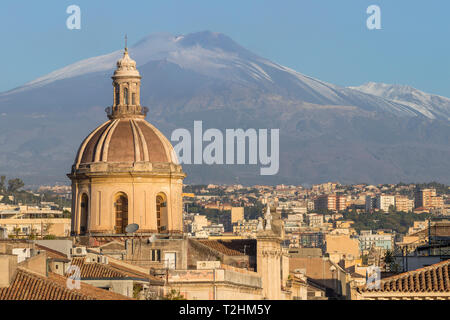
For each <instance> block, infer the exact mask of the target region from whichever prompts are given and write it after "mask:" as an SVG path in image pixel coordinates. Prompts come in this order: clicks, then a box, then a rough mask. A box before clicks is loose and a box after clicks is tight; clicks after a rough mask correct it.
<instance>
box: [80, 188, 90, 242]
mask: <svg viewBox="0 0 450 320" xmlns="http://www.w3.org/2000/svg"><path fill="white" fill-rule="evenodd" d="M88 216H89V198H88V196H87V194H86V193H83V194H82V195H81V202H80V234H85V233H86V232H87V231H88V230H87V229H88Z"/></svg>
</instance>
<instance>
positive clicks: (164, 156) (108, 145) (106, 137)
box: [73, 48, 179, 170]
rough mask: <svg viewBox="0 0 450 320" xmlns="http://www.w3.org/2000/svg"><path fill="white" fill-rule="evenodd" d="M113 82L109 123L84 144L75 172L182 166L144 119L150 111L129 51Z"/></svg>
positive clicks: (125, 54) (119, 62) (108, 113)
mask: <svg viewBox="0 0 450 320" xmlns="http://www.w3.org/2000/svg"><path fill="white" fill-rule="evenodd" d="M112 79H113V87H114V95H113V104H112V106H110V107H108V108H106V110H105V111H106V113H107V116H108V118H109V121H106V122H105V123H103V124H102V125H100V126H99V127H98V128H97V129H95V130H94V131H92V132H91V133H90V134H89V135H88V137H87V138H86V139H85V140H84V141H83V143H82V144H81V146H80V148H79V150H78V153H77V156H76V159H75V164H74V168H73V169H74V170H77V169H79V168H90V167H93V165H94V164H95V165H94V167H95V166H96V165H97V167H98V165H101V164H105V163H107V164H108V165H113V166H114V167H116V168H118V167H121V168H125V167H128V168H129V167H134V166H135V165H134V164H136V163H147V165H148V163H163V164H165V165H163V167H164V166H165V167H167V165H168V164H175V165H179V163H178V159H177V156H176V154H175V152H174V149H173V147H172V145H171V143H170V142H169V140H167V138H166V137H165V136H164V135H163V134H162V133H161V132H160V131H159V130H158V129H156V128H155V127H154V126H153V125H151V124H150V123H148V122H147V121H145V119H144V118H145V116H146V114H147V110H148V109H147V108H146V107H143V106H141V103H140V84H141V76H140V74H139V71H138V70H137V69H136V62H135V61H134V60H133V59H131V58H130V56H129V54H128V49H127V48H125V51H124V54H123V57H122V58H121V59H120V60H119V61H117V68H116V70H115V72H114V74H113V76H112ZM115 164H117V165H115ZM159 167H161V166H159ZM141 168H142V166H141Z"/></svg>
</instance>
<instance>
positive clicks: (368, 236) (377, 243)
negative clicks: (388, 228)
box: [359, 230, 394, 250]
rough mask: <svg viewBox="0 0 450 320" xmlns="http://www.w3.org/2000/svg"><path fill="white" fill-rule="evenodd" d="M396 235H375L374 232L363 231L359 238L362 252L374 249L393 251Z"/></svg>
mask: <svg viewBox="0 0 450 320" xmlns="http://www.w3.org/2000/svg"><path fill="white" fill-rule="evenodd" d="M393 243H394V235H393V234H391V233H373V231H372V230H362V231H361V234H360V236H359V244H360V247H361V250H369V249H371V248H372V247H375V248H379V249H384V250H392V247H393Z"/></svg>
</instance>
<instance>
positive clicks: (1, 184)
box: [0, 176, 6, 193]
mask: <svg viewBox="0 0 450 320" xmlns="http://www.w3.org/2000/svg"><path fill="white" fill-rule="evenodd" d="M5 180H6V177H5V176H1V177H0V193H3V192H5Z"/></svg>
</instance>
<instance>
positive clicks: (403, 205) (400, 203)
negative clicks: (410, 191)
mask: <svg viewBox="0 0 450 320" xmlns="http://www.w3.org/2000/svg"><path fill="white" fill-rule="evenodd" d="M413 209H414V200H412V199H409V198H408V197H407V196H402V195H396V196H395V210H397V211H401V212H410V211H412V210H413Z"/></svg>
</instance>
